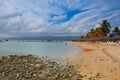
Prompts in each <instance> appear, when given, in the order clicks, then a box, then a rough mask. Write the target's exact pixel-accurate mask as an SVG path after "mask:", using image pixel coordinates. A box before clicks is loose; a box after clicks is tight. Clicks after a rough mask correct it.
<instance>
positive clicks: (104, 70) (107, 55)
mask: <svg viewBox="0 0 120 80" xmlns="http://www.w3.org/2000/svg"><path fill="white" fill-rule="evenodd" d="M68 43H71V44H75V45H79V46H80V47H81V48H82V49H83V51H81V52H79V53H78V54H77V55H75V56H76V57H69V59H66V61H67V62H68V63H69V64H72V65H75V67H76V69H77V70H78V71H80V72H81V73H82V74H84V75H87V76H86V77H85V78H84V79H83V80H89V79H90V78H91V79H97V80H119V78H120V74H119V73H120V54H119V53H120V46H106V45H102V44H97V43H88V42H68ZM98 75H99V77H97V76H98Z"/></svg>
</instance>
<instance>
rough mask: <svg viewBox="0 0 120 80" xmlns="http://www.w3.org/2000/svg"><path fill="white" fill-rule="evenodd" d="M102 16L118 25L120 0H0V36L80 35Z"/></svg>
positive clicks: (95, 24) (95, 23)
mask: <svg viewBox="0 0 120 80" xmlns="http://www.w3.org/2000/svg"><path fill="white" fill-rule="evenodd" d="M104 19H107V20H108V21H109V22H110V23H111V25H112V27H115V26H120V0H0V38H11V37H15V38H16V37H25V36H79V35H81V34H85V33H86V32H87V31H88V30H89V29H91V28H94V27H97V26H99V25H98V24H99V23H100V22H101V21H102V20H104Z"/></svg>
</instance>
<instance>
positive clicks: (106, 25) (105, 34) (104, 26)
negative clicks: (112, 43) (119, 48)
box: [100, 20, 111, 37]
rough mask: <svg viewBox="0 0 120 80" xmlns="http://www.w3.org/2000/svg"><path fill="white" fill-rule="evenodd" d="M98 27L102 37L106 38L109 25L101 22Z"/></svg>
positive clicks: (105, 21) (104, 21)
mask: <svg viewBox="0 0 120 80" xmlns="http://www.w3.org/2000/svg"><path fill="white" fill-rule="evenodd" d="M100 25H101V30H102V33H103V37H106V36H107V35H108V34H109V33H110V28H111V25H110V23H109V22H108V21H107V20H103V21H102V23H101V24H100Z"/></svg>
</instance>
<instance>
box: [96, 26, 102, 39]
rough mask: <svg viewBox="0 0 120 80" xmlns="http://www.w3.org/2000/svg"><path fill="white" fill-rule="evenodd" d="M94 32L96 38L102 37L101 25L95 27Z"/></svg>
mask: <svg viewBox="0 0 120 80" xmlns="http://www.w3.org/2000/svg"><path fill="white" fill-rule="evenodd" d="M95 34H96V38H102V37H103V33H102V29H101V27H97V28H96V29H95Z"/></svg>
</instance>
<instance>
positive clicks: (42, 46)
mask: <svg viewBox="0 0 120 80" xmlns="http://www.w3.org/2000/svg"><path fill="white" fill-rule="evenodd" d="M81 50H82V49H81V48H80V47H79V46H77V45H73V44H68V43H66V42H63V41H62V42H18V41H8V42H0V56H7V55H29V54H32V55H34V56H37V57H47V58H48V59H51V60H54V61H58V62H62V61H64V58H65V57H69V56H74V55H75V54H77V53H78V52H80V51H81Z"/></svg>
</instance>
